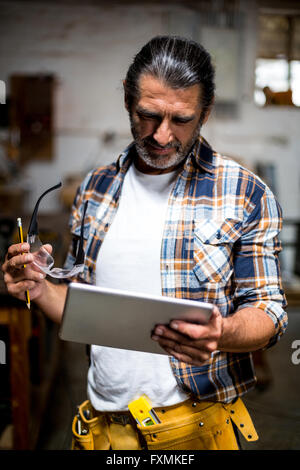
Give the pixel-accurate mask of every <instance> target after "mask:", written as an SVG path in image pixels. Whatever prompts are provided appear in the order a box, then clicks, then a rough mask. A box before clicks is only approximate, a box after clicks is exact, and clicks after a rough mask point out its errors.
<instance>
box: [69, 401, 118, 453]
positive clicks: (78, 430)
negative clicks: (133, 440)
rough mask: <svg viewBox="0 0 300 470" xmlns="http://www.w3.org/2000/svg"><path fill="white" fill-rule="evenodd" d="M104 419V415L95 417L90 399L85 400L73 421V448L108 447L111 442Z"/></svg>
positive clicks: (91, 448)
mask: <svg viewBox="0 0 300 470" xmlns="http://www.w3.org/2000/svg"><path fill="white" fill-rule="evenodd" d="M102 421H103V422H102ZM104 421H105V417H104V416H96V417H94V416H93V408H92V406H91V403H90V401H89V400H86V401H84V402H83V403H82V404H81V405H80V406H79V407H78V412H77V415H76V416H75V417H74V419H73V423H72V435H73V438H72V450H94V449H98V448H100V449H101V448H103V447H106V446H107V445H108V444H109V443H108V437H107V434H106V433H105V429H106V423H105V422H104ZM104 441H105V442H104Z"/></svg>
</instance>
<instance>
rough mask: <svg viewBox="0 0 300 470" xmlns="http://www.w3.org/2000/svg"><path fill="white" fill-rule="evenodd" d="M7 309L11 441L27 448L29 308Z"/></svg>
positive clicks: (18, 448) (16, 446)
mask: <svg viewBox="0 0 300 470" xmlns="http://www.w3.org/2000/svg"><path fill="white" fill-rule="evenodd" d="M9 313H10V322H9V330H10V345H11V347H10V364H11V370H10V378H11V379H10V381H11V397H12V420H13V425H14V438H13V442H14V449H16V450H24V449H28V448H29V447H28V446H29V403H30V399H29V393H30V389H29V387H30V384H29V359H28V341H27V340H28V331H29V327H28V323H29V319H30V312H29V311H28V309H27V308H25V309H23V308H18V307H11V308H9ZM24 332H25V334H24Z"/></svg>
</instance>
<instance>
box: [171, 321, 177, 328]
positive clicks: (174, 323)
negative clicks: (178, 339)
mask: <svg viewBox="0 0 300 470" xmlns="http://www.w3.org/2000/svg"><path fill="white" fill-rule="evenodd" d="M171 328H173V330H177V329H178V323H176V322H172V323H171Z"/></svg>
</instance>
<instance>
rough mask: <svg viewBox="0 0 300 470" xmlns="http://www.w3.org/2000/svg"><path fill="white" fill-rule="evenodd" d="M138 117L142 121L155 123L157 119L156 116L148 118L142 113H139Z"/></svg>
mask: <svg viewBox="0 0 300 470" xmlns="http://www.w3.org/2000/svg"><path fill="white" fill-rule="evenodd" d="M137 115H138V117H139V118H140V119H143V120H144V121H154V120H155V119H157V118H156V117H155V116H148V115H145V114H141V113H137Z"/></svg>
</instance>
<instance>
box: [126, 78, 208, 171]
mask: <svg viewBox="0 0 300 470" xmlns="http://www.w3.org/2000/svg"><path fill="white" fill-rule="evenodd" d="M139 91H140V93H139V98H138V99H137V100H136V102H135V103H134V104H133V106H132V109H130V110H128V111H129V114H130V121H131V130H132V134H133V137H134V139H135V143H136V149H137V153H138V161H137V162H136V166H137V168H138V169H140V170H141V171H142V172H144V173H153V174H155V173H167V172H170V171H172V170H173V169H174V168H176V167H177V166H179V165H180V163H182V162H183V161H184V159H185V158H186V155H187V152H188V151H189V149H190V148H191V146H192V145H193V143H194V142H195V140H196V138H197V136H198V134H199V130H200V123H199V121H200V114H201V107H200V105H199V103H200V96H199V94H200V86H199V85H193V86H191V87H189V88H185V89H173V88H170V87H168V86H166V85H165V84H164V83H163V82H161V81H160V80H158V79H157V78H154V77H153V76H152V75H142V76H141V78H140V81H139Z"/></svg>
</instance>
